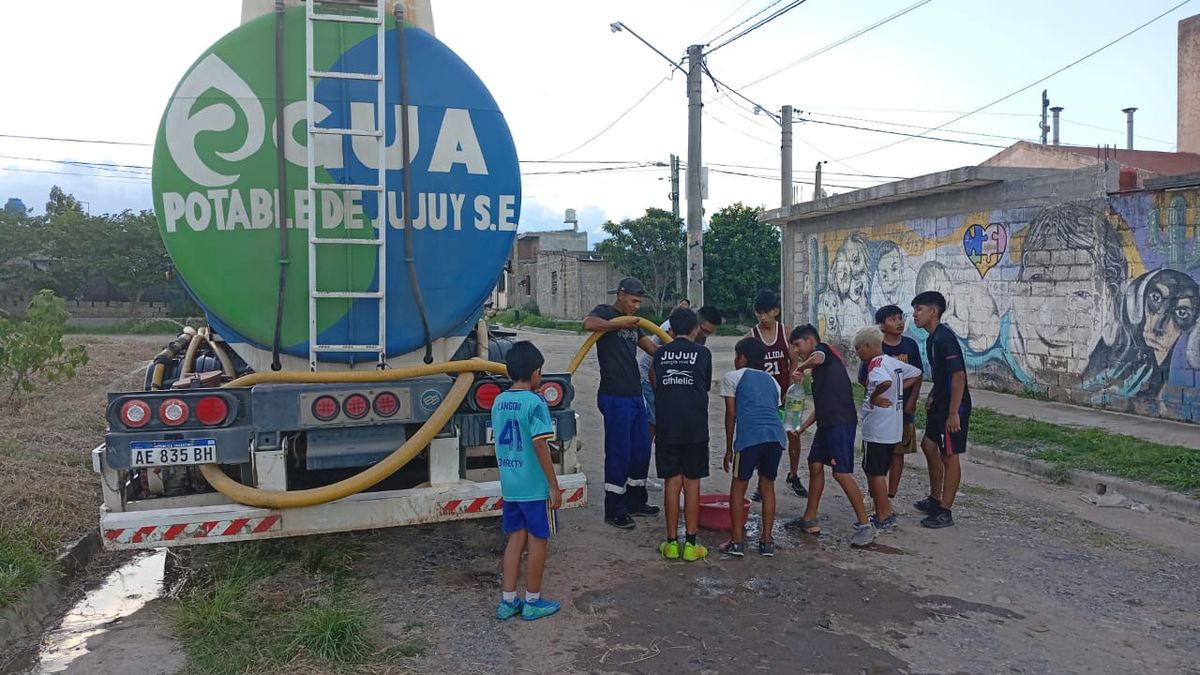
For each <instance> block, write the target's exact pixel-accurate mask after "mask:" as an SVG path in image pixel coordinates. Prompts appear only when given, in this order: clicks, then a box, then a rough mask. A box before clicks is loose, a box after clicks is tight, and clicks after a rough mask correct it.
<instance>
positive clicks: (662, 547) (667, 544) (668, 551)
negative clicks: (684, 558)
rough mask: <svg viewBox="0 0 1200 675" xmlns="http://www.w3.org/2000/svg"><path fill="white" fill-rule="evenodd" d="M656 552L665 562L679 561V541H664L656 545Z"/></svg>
mask: <svg viewBox="0 0 1200 675" xmlns="http://www.w3.org/2000/svg"><path fill="white" fill-rule="evenodd" d="M658 552H659V554H661V555H662V557H664V558H666V559H667V560H679V540H678V539H676V540H673V541H664V542H663V543H661V544H659V545H658Z"/></svg>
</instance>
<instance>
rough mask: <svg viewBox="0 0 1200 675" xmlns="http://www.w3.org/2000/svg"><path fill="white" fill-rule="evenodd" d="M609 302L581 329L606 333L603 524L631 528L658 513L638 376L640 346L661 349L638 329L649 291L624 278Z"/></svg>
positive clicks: (602, 350)
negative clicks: (650, 500) (650, 488)
mask: <svg viewBox="0 0 1200 675" xmlns="http://www.w3.org/2000/svg"><path fill="white" fill-rule="evenodd" d="M609 292H610V293H615V294H616V296H617V299H616V302H614V303H613V304H611V305H597V306H596V308H595V309H593V310H592V312H591V314H589V315H588V316H587V318H585V319H584V320H583V329H584V330H587V331H603V332H604V335H603V336H601V337H600V339H599V340H598V341H597V342H596V359H597V360H598V361H599V362H600V389H599V392H598V394H597V396H596V405H597V407H598V408H600V414H601V415H603V416H604V522H606V523H608V524H609V525H612V526H613V527H618V528H621V529H623V530H629V529H633V527H634V523H633V519H632V518H630V517H629V516H630V514H632V515H635V516H654V515H657V514H658V511H659V509H658V507H657V506H650V505H649V504H647V503H646V498H647V497H646V474H647V473H648V472H649V471H650V423H649V421H648V420H647V419H646V403H645V401H644V400H643V399H642V385H641V381H640V378H639V374H638V365H637V350H638V348H639V347H641V348H642V350H644V351H645V352H646V353H647V354H651V355H653V354H654V352H655V350H656V349H657V348H658V347H657V345H655V344H654V341H653V340H651V339H650V338H649V337H648V336H645V335H642V332H641V330H639V329H638V317H636V316H634V313H635V312H637V311H638V309H639V308H640V307H641V306H642V298H643V297H645V296H646V289H645V287H644V286H642V282H641V281H639V280H638V279H635V278H634V277H625V278H624V279H622V280H621V283H620V284H618V285H617V288H616V290H613V291H609Z"/></svg>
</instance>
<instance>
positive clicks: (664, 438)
mask: <svg viewBox="0 0 1200 675" xmlns="http://www.w3.org/2000/svg"><path fill="white" fill-rule="evenodd" d="M669 321H670V324H671V332H672V333H673V334H674V335H675V339H674V340H672V341H671V342H670V343H669V344H665V345H663V346H661V347H659V348H658V351H657V352H656V353H655V354H654V361H653V362H652V363H651V364H650V382H651V384H652V385H653V386H654V407H655V417H656V418H657V419H658V420H659V423H658V425H657V429H656V431H655V434H656V443H657V444H658V448H657V449H656V451H655V462H656V467H657V468H658V477H659V478H662V479H663V481H664V483H663V507H664V508H665V509H666V512H667V518H666V520H667V540H666V541H665V542H663V543H662V544H661V545H659V547H658V550H659V553H661V554H662V556H663V557H664V558H667V559H669V560H674V559H676V558H679V557H681V556H682V557H683V559H684V560H685V561H687V562H694V561H696V560H700V559H702V558H705V557H707V555H708V549H706V548H705V547H703V546H701V545H700V544H699V543H697V542H696V532H697V530H699V528H700V479H701V478H704V477H705V476H707V475H708V390H709V389H710V388H711V386H712V353H711V352H709V351H708V348H707V347H704V346H701V345H698V344H696V343H695V342H694V340H695V339H696V336H697V335H698V334H699V332H700V321H699V318H698V317H697V316H696V313H695V312H693V311H692V310H690V309H685V308H682V307H681V308H676V309H675V311H673V312H671V316H670V319H669ZM681 490H682V492H683V504H684V506H683V511H684V528H685V529H684V532H685V534H686V535H687V539H686V541H685V543H684V545H683V546H682V547H680V545H679V541H678V533H679V493H680V491H681Z"/></svg>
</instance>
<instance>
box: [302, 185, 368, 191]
mask: <svg viewBox="0 0 1200 675" xmlns="http://www.w3.org/2000/svg"><path fill="white" fill-rule="evenodd" d="M308 187H309V189H310V190H360V191H362V192H380V191H381V190H383V186H382V185H365V184H362V183H309V185H308Z"/></svg>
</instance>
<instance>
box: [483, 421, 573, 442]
mask: <svg viewBox="0 0 1200 675" xmlns="http://www.w3.org/2000/svg"><path fill="white" fill-rule="evenodd" d="M484 424H485V425H486V429H487V433H486V434H485V435H484V442H485V443H487V444H488V445H495V444H496V438H495V434H494V433H492V421H491V420H488V421H487V422H484ZM550 426H551V427H553V428H554V438H552V439H550V440H552V441H557V440H558V420H556V419H554V418H550Z"/></svg>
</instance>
